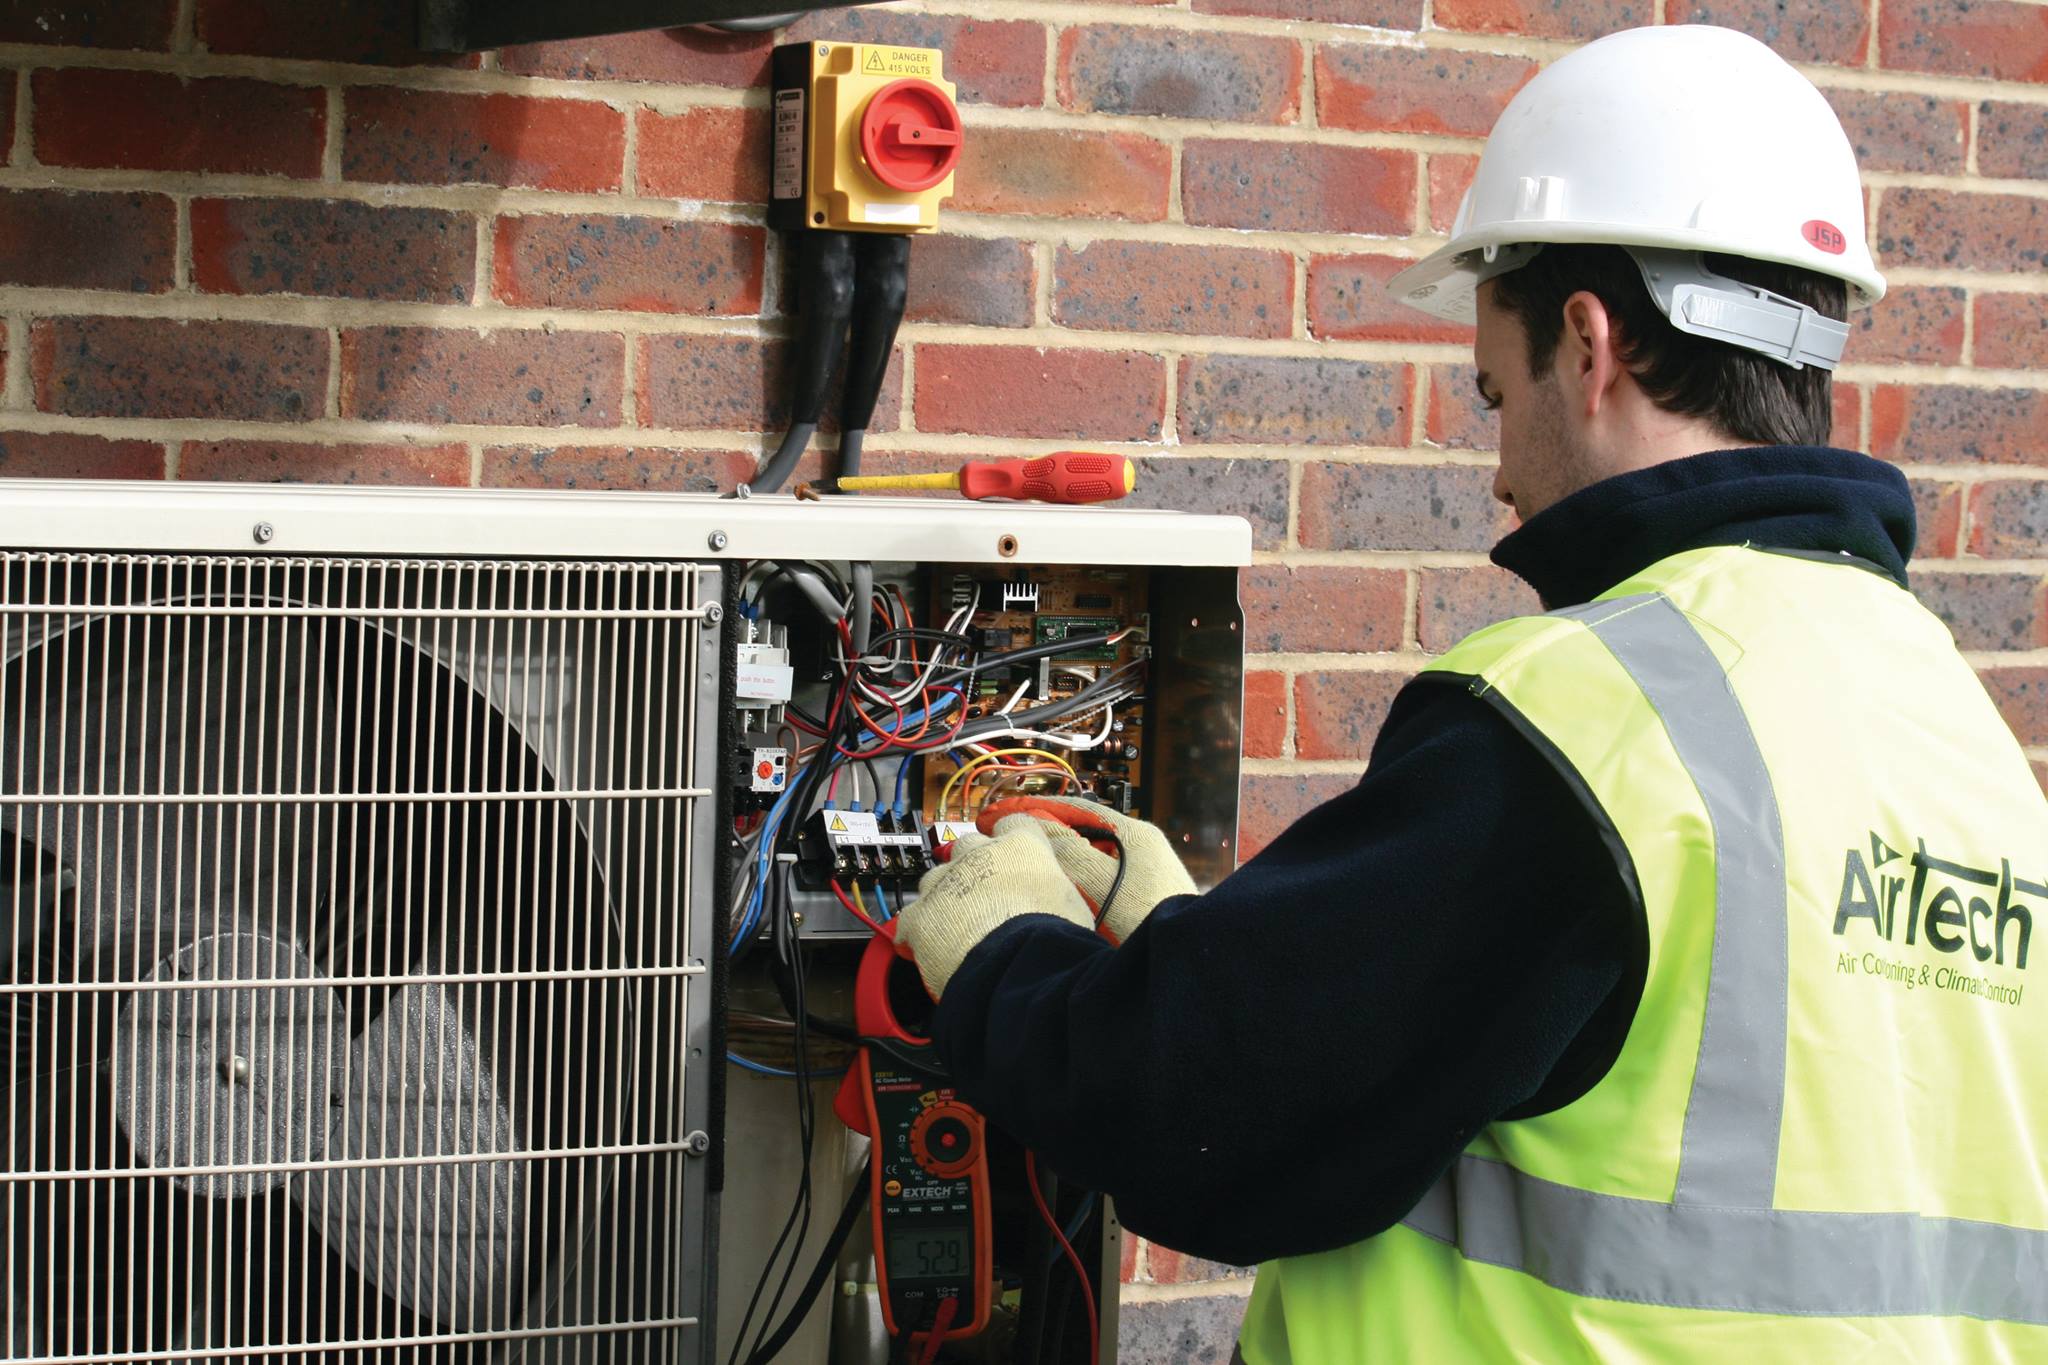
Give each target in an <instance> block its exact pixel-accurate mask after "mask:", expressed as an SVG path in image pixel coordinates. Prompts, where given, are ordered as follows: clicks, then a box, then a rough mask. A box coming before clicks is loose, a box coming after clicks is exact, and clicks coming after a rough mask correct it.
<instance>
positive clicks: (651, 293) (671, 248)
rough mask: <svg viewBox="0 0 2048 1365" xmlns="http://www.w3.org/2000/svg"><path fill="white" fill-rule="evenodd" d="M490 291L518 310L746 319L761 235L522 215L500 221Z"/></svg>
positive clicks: (723, 226)
mask: <svg viewBox="0 0 2048 1365" xmlns="http://www.w3.org/2000/svg"><path fill="white" fill-rule="evenodd" d="M496 236H497V244H496V246H495V248H494V249H493V253H492V257H491V261H492V270H493V275H494V279H493V285H492V287H493V292H494V293H495V294H496V295H497V297H498V298H499V299H500V300H501V301H502V302H505V303H509V304H513V305H515V306H519V307H526V308H612V309H625V310H630V311H633V312H640V313H708V314H724V315H728V316H730V315H735V314H755V313H759V312H760V311H761V279H762V270H763V262H764V258H765V253H766V251H767V234H766V233H765V232H763V230H762V229H760V228H757V227H747V226H744V225H741V224H736V223H711V222H690V221H686V220H678V219H674V218H639V217H628V216H624V215H620V216H608V215H583V214H574V215H556V214H543V213H529V214H525V215H523V216H519V217H509V218H500V219H499V220H498V224H497V234H496Z"/></svg>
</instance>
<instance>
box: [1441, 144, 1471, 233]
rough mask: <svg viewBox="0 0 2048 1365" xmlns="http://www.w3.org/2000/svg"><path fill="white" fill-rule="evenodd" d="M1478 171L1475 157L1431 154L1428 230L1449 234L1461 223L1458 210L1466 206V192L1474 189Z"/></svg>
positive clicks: (1445, 153)
mask: <svg viewBox="0 0 2048 1365" xmlns="http://www.w3.org/2000/svg"><path fill="white" fill-rule="evenodd" d="M1478 170H1479V158H1478V157H1476V156H1458V155H1455V154H1453V153H1450V152H1431V153H1430V154H1429V230H1430V231H1431V232H1446V233H1447V232H1449V231H1450V230H1451V229H1452V228H1453V227H1454V226H1456V225H1457V221H1458V206H1459V205H1460V204H1461V203H1463V202H1464V199H1465V191H1466V190H1468V189H1470V188H1472V177H1473V175H1475V174H1476V173H1477V172H1478Z"/></svg>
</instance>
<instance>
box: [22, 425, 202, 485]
mask: <svg viewBox="0 0 2048 1365" xmlns="http://www.w3.org/2000/svg"><path fill="white" fill-rule="evenodd" d="M163 476H164V448H163V443H162V442H160V441H103V440H101V439H100V438H99V437H97V436H74V435H71V434H70V433H68V432H41V431H0V479H161V478H162V477H163Z"/></svg>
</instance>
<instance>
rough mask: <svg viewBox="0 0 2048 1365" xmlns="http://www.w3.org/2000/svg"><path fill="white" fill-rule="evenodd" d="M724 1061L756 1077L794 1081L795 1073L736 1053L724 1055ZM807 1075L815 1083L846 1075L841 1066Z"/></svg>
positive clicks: (844, 1069)
mask: <svg viewBox="0 0 2048 1365" xmlns="http://www.w3.org/2000/svg"><path fill="white" fill-rule="evenodd" d="M725 1060H727V1061H728V1062H731V1063H732V1064H733V1065H734V1066H736V1067H738V1068H740V1070H742V1071H751V1072H753V1073H754V1074H755V1075H757V1076H781V1077H782V1078H784V1079H785V1080H792V1081H793V1080H795V1079H796V1073H795V1072H794V1071H784V1070H783V1069H782V1068H781V1067H779V1066H769V1065H767V1064H766V1063H764V1062H757V1061H754V1060H752V1059H751V1058H747V1057H742V1056H740V1054H739V1053H737V1052H728V1053H726V1054H725ZM807 1074H808V1076H809V1078H810V1079H811V1080H814V1081H815V1080H819V1079H821V1078H823V1077H826V1076H844V1075H845V1074H846V1068H845V1067H843V1066H842V1067H840V1068H839V1069H838V1070H837V1071H812V1072H809V1073H807Z"/></svg>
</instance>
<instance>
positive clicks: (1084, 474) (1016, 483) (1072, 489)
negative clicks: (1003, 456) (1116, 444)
mask: <svg viewBox="0 0 2048 1365" xmlns="http://www.w3.org/2000/svg"><path fill="white" fill-rule="evenodd" d="M1137 483H1138V467H1137V466H1136V465H1135V464H1133V463H1132V462H1131V460H1130V457H1129V456H1126V455H1104V454H1100V453H1097V452H1095V451H1089V450H1060V451H1055V452H1054V453H1052V454H1050V455H1038V456H1033V457H1031V458H1029V459H1018V460H970V461H968V462H967V463H966V464H964V465H962V466H961V467H960V492H961V493H962V494H963V495H965V496H966V497H970V498H1017V499H1026V498H1029V499H1034V500H1036V501H1038V502H1063V503H1083V502H1114V501H1116V500H1117V499H1118V498H1121V497H1123V496H1124V495H1125V494H1127V493H1129V492H1130V491H1131V490H1132V489H1133V488H1135V487H1137Z"/></svg>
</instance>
